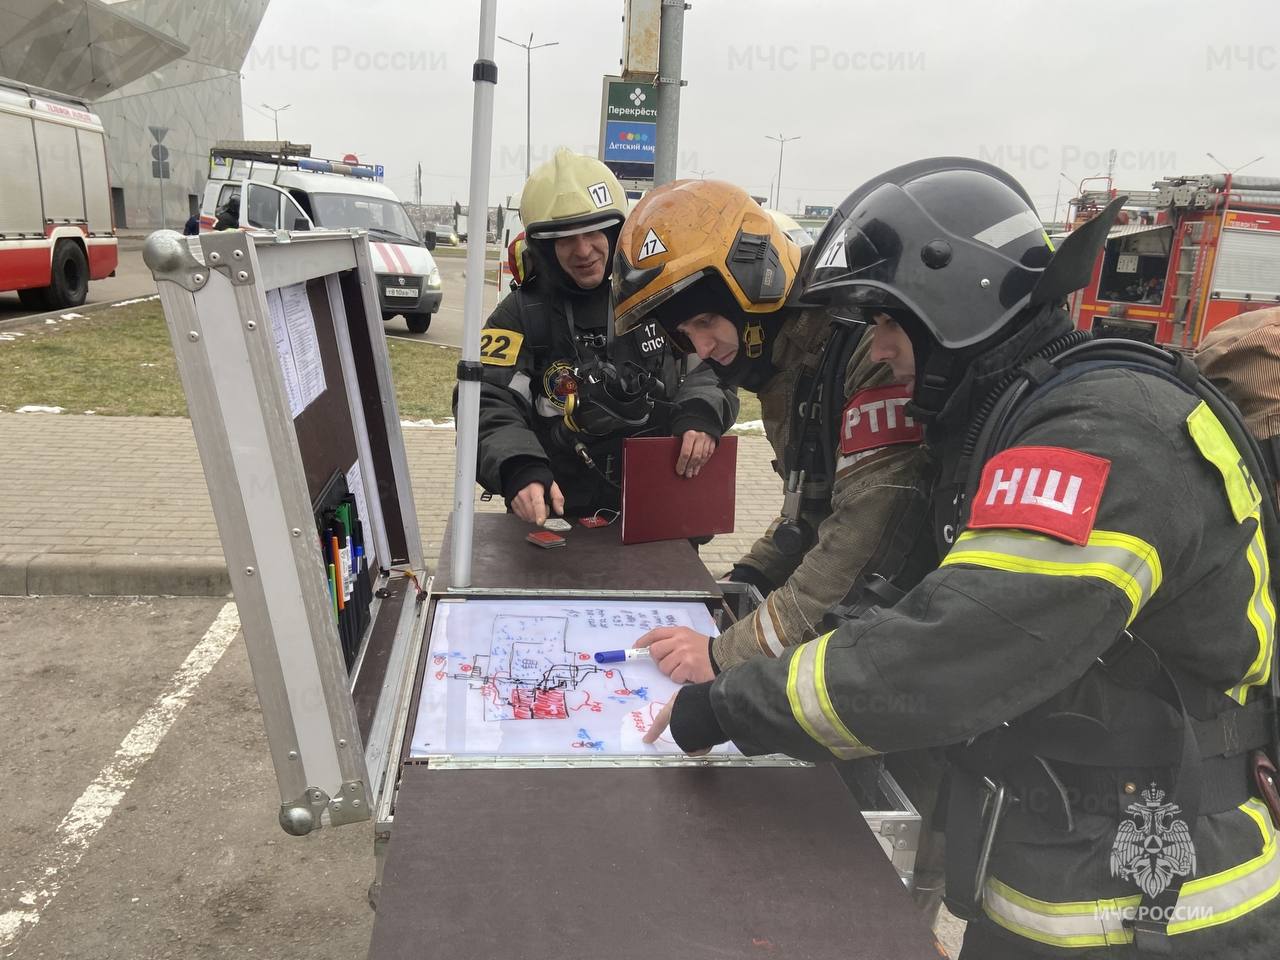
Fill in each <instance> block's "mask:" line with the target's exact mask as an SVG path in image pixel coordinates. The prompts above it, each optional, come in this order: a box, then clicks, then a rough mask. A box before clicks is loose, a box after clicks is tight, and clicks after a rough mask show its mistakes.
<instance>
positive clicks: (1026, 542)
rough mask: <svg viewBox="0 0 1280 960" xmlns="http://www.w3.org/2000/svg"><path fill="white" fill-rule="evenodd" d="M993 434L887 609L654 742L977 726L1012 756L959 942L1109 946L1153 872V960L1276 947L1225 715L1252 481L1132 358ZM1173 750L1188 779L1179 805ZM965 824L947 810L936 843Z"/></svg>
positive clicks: (1250, 576)
mask: <svg viewBox="0 0 1280 960" xmlns="http://www.w3.org/2000/svg"><path fill="white" fill-rule="evenodd" d="M970 409H973V408H972V407H970ZM959 432H960V431H956V430H952V431H951V432H950V433H949V434H948V436H947V438H946V443H947V444H948V445H949V446H953V445H954V444H956V443H958V442H960V440H961V439H962V438H960V437H957V436H956V434H957V433H959ZM931 439H932V435H931ZM1006 439H1007V442H1004V443H1000V444H999V445H998V446H999V448H1000V452H998V453H996V454H995V455H994V456H992V457H991V458H990V459H989V460H987V461H986V462H985V464H983V466H982V470H981V482H980V483H979V484H978V486H977V488H976V492H975V493H974V494H973V496H972V497H971V499H970V509H969V513H968V518H967V522H966V523H965V524H963V525H962V526H961V533H960V535H959V536H957V537H955V538H954V545H953V546H952V547H951V549H950V551H949V552H948V553H947V554H946V556H945V557H944V559H943V560H942V562H941V566H940V567H939V568H938V569H937V570H935V571H933V572H932V573H930V574H928V575H927V576H926V577H925V578H924V579H923V580H922V581H921V582H920V583H919V584H918V585H917V586H916V587H915V588H913V589H912V590H911V591H910V592H909V593H908V594H907V595H906V596H905V597H904V598H903V599H902V601H901V602H900V603H898V604H897V605H896V606H895V607H893V608H892V609H888V610H884V611H872V612H870V613H869V614H868V615H866V616H864V617H862V618H860V619H858V620H855V621H852V622H850V623H848V624H846V625H844V626H842V627H841V628H839V629H838V630H836V631H834V632H832V633H829V634H826V635H824V636H822V637H820V638H818V639H817V640H814V641H812V642H810V643H807V644H804V645H802V646H800V647H797V648H794V649H792V650H788V651H786V652H785V653H784V655H783V656H781V657H779V658H777V659H776V660H775V659H768V658H764V657H756V658H753V659H752V660H749V661H747V662H745V663H742V664H740V665H739V666H736V667H734V668H732V669H729V670H726V671H725V672H724V673H723V674H721V675H720V676H719V677H717V678H716V680H715V681H713V682H712V683H709V684H698V685H692V686H689V687H686V688H685V689H684V690H682V691H681V693H680V696H679V697H678V698H677V700H676V701H675V710H674V714H673V717H672V725H671V730H672V733H673V735H674V736H675V738H676V741H677V742H678V743H679V744H680V745H681V747H682V748H684V749H686V750H693V749H698V748H700V747H703V746H706V745H708V743H709V742H718V741H719V740H721V739H732V740H733V741H734V742H735V743H736V744H737V745H738V747H739V748H740V749H741V750H742V751H743V752H744V753H747V754H761V753H772V752H782V753H787V754H790V755H792V756H794V757H798V758H801V759H806V760H830V759H832V758H849V757H858V756H865V755H869V754H873V753H877V752H885V751H900V750H909V749H913V748H917V747H924V746H931V745H942V744H964V743H965V742H967V741H968V740H969V739H970V738H975V737H979V735H982V734H984V732H991V731H998V733H999V735H1000V736H1003V737H1004V738H1005V739H1006V741H1007V742H1012V743H1014V744H1018V743H1021V745H1022V750H1021V751H1020V752H1019V751H1016V750H1015V751H1013V752H1012V754H1011V756H1012V757H1013V758H1014V759H1010V755H1006V756H1005V757H1004V759H1003V760H1002V761H1001V762H1000V763H997V764H995V765H994V766H993V767H992V768H991V769H990V770H989V771H987V773H988V775H993V776H994V777H995V778H998V779H1000V780H1002V781H1004V782H1008V783H1009V785H1010V791H1011V793H1013V795H1014V797H1015V798H1016V802H1014V803H1013V804H1012V805H1011V806H1010V807H1009V808H1008V812H1007V814H1006V815H1005V818H1004V821H1003V822H1002V823H1001V824H1000V826H999V829H998V832H996V834H995V847H994V850H993V852H992V855H991V859H990V865H989V871H988V873H987V876H986V881H985V886H984V890H983V894H984V899H983V904H982V911H983V916H982V917H981V918H980V919H979V920H978V921H977V922H975V923H971V924H970V928H969V931H968V932H967V934H966V954H965V956H978V957H989V956H1019V957H1021V956H1050V957H1077V958H1084V957H1118V956H1126V957H1127V956H1131V955H1133V953H1132V951H1133V947H1132V942H1133V939H1134V933H1133V928H1132V925H1131V922H1130V921H1131V920H1132V919H1133V917H1134V913H1135V911H1136V910H1137V909H1138V908H1139V906H1140V905H1141V903H1142V902H1143V892H1144V890H1146V891H1147V892H1148V893H1150V891H1151V890H1157V891H1159V890H1162V889H1166V888H1167V887H1168V885H1169V884H1170V883H1171V882H1173V881H1175V880H1177V881H1180V882H1181V883H1182V886H1181V891H1180V894H1179V896H1178V899H1177V901H1176V906H1175V907H1174V908H1173V909H1172V911H1171V912H1170V913H1169V914H1168V915H1167V916H1166V918H1165V919H1167V920H1168V921H1169V923H1168V927H1167V934H1168V939H1167V944H1168V945H1169V946H1170V947H1171V949H1172V953H1173V955H1175V956H1179V957H1196V958H1201V960H1204V958H1217V957H1222V958H1226V957H1232V958H1235V957H1245V956H1250V957H1251V956H1268V957H1269V956H1273V955H1274V944H1275V932H1274V931H1275V930H1276V929H1277V924H1278V923H1280V902H1278V901H1277V900H1276V897H1277V894H1280V858H1278V857H1277V843H1276V832H1277V831H1276V827H1275V825H1274V824H1273V822H1272V818H1271V817H1270V816H1268V813H1267V810H1266V808H1265V807H1264V806H1263V804H1262V802H1261V801H1260V799H1259V796H1258V794H1257V792H1256V787H1255V784H1254V781H1253V779H1252V777H1251V776H1250V774H1249V771H1248V761H1249V759H1250V756H1249V754H1248V753H1246V752H1242V750H1244V749H1245V748H1248V747H1250V746H1253V745H1256V743H1255V744H1250V743H1247V742H1242V741H1243V740H1244V739H1247V738H1245V737H1244V736H1243V735H1242V734H1241V733H1240V732H1239V729H1238V728H1237V726H1236V720H1237V718H1239V717H1243V718H1244V720H1247V719H1248V718H1249V716H1248V715H1252V716H1254V717H1256V716H1258V711H1256V710H1253V709H1252V708H1253V707H1255V706H1256V705H1258V704H1260V703H1265V696H1266V686H1267V683H1268V680H1269V673H1270V669H1271V664H1272V662H1273V658H1274V649H1273V648H1274V643H1275V598H1274V597H1273V595H1272V592H1271V588H1270V586H1269V578H1270V571H1269V569H1268V561H1267V553H1266V550H1265V543H1264V539H1263V533H1262V528H1261V524H1260V519H1259V506H1258V505H1259V503H1260V502H1261V501H1260V494H1259V491H1258V487H1257V485H1256V483H1255V481H1254V479H1253V478H1252V477H1250V476H1249V475H1248V473H1247V471H1246V470H1243V469H1242V458H1241V455H1240V454H1239V452H1238V451H1237V450H1236V448H1235V447H1234V446H1233V445H1232V443H1231V441H1230V439H1229V437H1228V436H1227V433H1226V431H1225V430H1224V428H1223V426H1222V424H1221V422H1220V421H1219V420H1218V419H1217V418H1216V416H1215V415H1214V414H1213V412H1212V411H1211V410H1210V408H1209V407H1208V406H1206V405H1205V404H1203V403H1202V402H1200V401H1199V400H1198V398H1197V397H1195V396H1193V395H1191V394H1189V393H1187V392H1185V391H1184V390H1183V389H1181V388H1180V387H1178V386H1177V385H1176V384H1174V383H1171V382H1168V381H1166V380H1164V379H1161V378H1159V377H1157V376H1154V375H1151V374H1149V373H1146V372H1142V371H1138V370H1134V369H1122V368H1117V367H1109V368H1107V367H1103V368H1093V369H1088V370H1086V371H1084V372H1083V373H1080V374H1078V375H1076V376H1074V377H1072V378H1070V379H1069V381H1067V382H1064V383H1061V384H1059V385H1057V386H1056V387H1055V388H1054V389H1052V390H1048V391H1045V392H1042V393H1039V394H1033V395H1032V396H1031V397H1030V398H1029V399H1028V400H1027V401H1026V403H1025V405H1024V406H1023V407H1021V408H1020V409H1019V413H1018V416H1017V417H1016V419H1015V420H1014V421H1013V423H1012V424H1011V426H1010V427H1009V430H1008V433H1007V436H1006ZM945 460H946V458H945V457H944V462H945ZM944 493H945V492H944ZM941 499H942V500H943V501H944V502H943V506H944V508H945V507H947V506H949V500H950V496H948V495H944V496H943V497H941ZM949 519H950V518H949V517H948V516H947V511H946V509H943V510H942V511H940V512H939V516H938V519H937V521H936V522H937V523H938V524H939V525H941V524H942V523H944V522H949ZM1126 631H1127V633H1126ZM1118 641H1119V642H1118ZM1117 647H1119V648H1120V649H1121V651H1122V652H1121V653H1119V654H1117V653H1116V652H1115V651H1116V649H1117ZM1162 670H1163V671H1164V672H1163V673H1162V672H1161V671H1162ZM1160 676H1170V677H1172V678H1174V679H1176V681H1177V687H1178V689H1179V690H1180V692H1181V696H1182V698H1183V700H1184V702H1185V710H1186V711H1187V712H1188V713H1189V714H1190V717H1191V718H1192V719H1191V721H1190V722H1189V723H1187V724H1184V723H1182V722H1181V720H1180V718H1179V716H1178V714H1177V712H1176V711H1175V710H1173V709H1171V708H1170V706H1169V705H1168V702H1167V698H1161V697H1160V696H1157V695H1156V691H1157V690H1158V687H1157V686H1156V681H1157V680H1158V678H1159V677H1160ZM1246 714H1247V715H1246ZM1005 724H1008V726H1007V727H1005V726H1004V725H1005ZM1188 729H1193V730H1194V731H1195V733H1196V740H1195V741H1187V740H1186V739H1185V738H1184V737H1185V734H1186V732H1187V730H1188ZM1188 742H1192V743H1198V745H1199V747H1198V748H1199V751H1200V756H1202V757H1203V762H1202V764H1201V766H1202V768H1203V769H1202V771H1201V773H1202V775H1201V781H1202V788H1203V789H1202V791H1201V792H1200V801H1199V804H1198V808H1199V809H1198V816H1196V817H1192V818H1189V819H1191V822H1190V823H1184V822H1183V821H1181V820H1180V819H1179V817H1178V814H1179V812H1180V811H1179V810H1178V808H1177V806H1176V805H1172V804H1171V803H1170V798H1171V797H1172V796H1173V793H1174V785H1173V783H1172V780H1173V776H1174V773H1173V771H1174V770H1175V769H1177V770H1181V769H1185V768H1186V764H1179V755H1178V749H1179V746H1180V745H1182V746H1185V745H1186V744H1187V743H1188ZM1018 757H1020V758H1021V759H1017V758H1018ZM981 830H982V825H981V823H974V822H959V823H957V822H950V820H949V822H948V823H947V849H948V858H949V860H951V859H952V858H953V854H954V852H955V849H956V844H955V843H953V840H954V839H959V840H961V841H963V842H965V843H968V841H970V840H971V839H972V835H973V833H974V832H975V831H978V832H980V831H981Z"/></svg>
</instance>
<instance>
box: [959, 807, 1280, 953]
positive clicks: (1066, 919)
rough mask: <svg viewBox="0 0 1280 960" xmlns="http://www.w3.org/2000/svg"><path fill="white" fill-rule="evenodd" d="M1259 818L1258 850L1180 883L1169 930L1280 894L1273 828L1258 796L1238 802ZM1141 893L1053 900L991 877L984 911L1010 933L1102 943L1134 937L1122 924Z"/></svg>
mask: <svg viewBox="0 0 1280 960" xmlns="http://www.w3.org/2000/svg"><path fill="white" fill-rule="evenodd" d="M1240 810H1241V812H1243V813H1244V814H1246V815H1247V816H1248V817H1249V818H1250V819H1251V820H1253V821H1254V823H1255V824H1257V827H1258V830H1259V833H1260V834H1261V843H1262V847H1261V852H1260V853H1259V854H1258V855H1257V856H1255V857H1253V858H1252V859H1249V860H1246V861H1245V862H1244V863H1241V864H1239V865H1237V866H1234V867H1231V868H1229V869H1227V870H1222V871H1219V872H1218V873H1214V874H1211V875H1209V876H1207V877H1197V878H1196V879H1195V880H1189V881H1187V882H1186V883H1185V884H1183V887H1182V893H1181V895H1180V896H1179V897H1178V902H1177V905H1176V906H1175V907H1174V908H1173V912H1172V916H1171V917H1170V918H1165V917H1163V916H1162V917H1159V918H1157V919H1160V920H1166V919H1167V920H1168V923H1169V926H1168V931H1169V935H1170V936H1175V935H1177V934H1180V933H1189V932H1190V931H1193V930H1203V929H1205V928H1207V927H1213V926H1216V925H1218V924H1221V923H1228V922H1230V921H1232V920H1235V919H1236V918H1238V917H1241V916H1244V915H1245V914H1247V913H1250V912H1252V911H1253V910H1256V909H1257V908H1258V907H1261V906H1263V905H1265V904H1267V903H1270V902H1271V901H1272V900H1274V899H1275V897H1276V895H1277V894H1280V858H1277V857H1276V831H1275V828H1274V827H1273V826H1272V825H1271V816H1270V814H1269V813H1268V812H1267V808H1266V806H1265V805H1264V804H1263V803H1262V801H1261V800H1249V801H1247V802H1246V803H1244V805H1242V806H1241V807H1240ZM1141 902H1142V896H1141V895H1140V894H1135V895H1134V896H1131V897H1120V898H1117V899H1113V900H1084V901H1075V902H1068V903H1052V902H1050V901H1047V900H1037V899H1036V898H1035V897H1029V896H1027V895H1026V894H1024V893H1019V892H1018V891H1017V890H1014V889H1013V888H1012V887H1010V886H1009V885H1008V884H1005V883H1001V882H1000V881H999V880H997V879H995V878H994V877H991V878H988V880H987V884H986V887H985V888H984V889H983V904H982V908H983V911H984V912H985V913H986V915H987V916H988V917H990V918H991V919H992V920H993V921H994V922H996V923H998V924H999V925H1000V926H1002V927H1004V928H1005V929H1006V930H1009V931H1010V932H1012V933H1016V934H1018V935H1019V936H1021V937H1025V938H1026V939H1028V940H1034V941H1036V942H1037V943H1045V944H1049V945H1051V946H1056V947H1075V948H1087V947H1105V946H1109V945H1113V944H1125V943H1132V942H1133V932H1132V930H1130V929H1129V928H1128V927H1126V926H1125V925H1124V921H1125V920H1127V919H1128V920H1132V919H1133V918H1134V917H1135V915H1136V913H1137V910H1138V907H1139V905H1140V904H1141Z"/></svg>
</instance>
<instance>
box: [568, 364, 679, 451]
mask: <svg viewBox="0 0 1280 960" xmlns="http://www.w3.org/2000/svg"><path fill="white" fill-rule="evenodd" d="M633 366H634V365H633ZM636 371H637V372H635V373H631V372H627V373H620V372H619V371H618V369H617V368H616V367H615V366H614V365H613V364H611V363H596V364H591V365H588V366H586V367H583V368H582V369H581V370H580V371H579V372H578V378H577V379H578V389H577V392H576V393H573V394H570V396H569V398H568V401H567V402H566V403H565V410H564V425H565V426H566V427H568V428H569V430H571V431H572V432H574V433H582V434H587V435H589V436H593V437H607V436H609V435H610V434H614V433H621V432H624V431H625V432H627V433H634V432H635V431H637V430H638V429H640V428H641V427H643V426H644V425H645V424H646V423H648V422H649V414H650V413H651V412H652V411H653V396H652V394H653V393H654V391H655V389H656V390H661V389H662V384H661V382H660V381H658V380H656V379H654V378H653V377H651V376H649V375H648V374H646V373H645V372H644V371H643V370H640V369H639V368H638V367H637V368H636Z"/></svg>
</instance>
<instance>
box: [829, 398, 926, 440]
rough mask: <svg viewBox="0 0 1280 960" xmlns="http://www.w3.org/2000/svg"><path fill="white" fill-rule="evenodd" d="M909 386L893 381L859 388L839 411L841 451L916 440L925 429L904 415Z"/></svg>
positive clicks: (921, 438) (908, 399)
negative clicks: (882, 384)
mask: <svg viewBox="0 0 1280 960" xmlns="http://www.w3.org/2000/svg"><path fill="white" fill-rule="evenodd" d="M910 402H911V387H910V386H909V385H906V384H900V383H893V384H890V385H889V386H887V387H869V388H868V389H866V390H859V391H858V392H857V393H855V394H854V395H853V396H852V397H850V398H849V402H848V403H846V404H845V406H844V412H843V413H842V414H841V415H840V454H841V455H842V456H846V457H847V456H849V455H850V454H854V453H862V452H863V451H865V450H875V449H877V448H878V447H887V446H889V445H891V444H895V443H919V442H920V441H921V440H923V439H924V429H923V427H921V425H920V424H919V423H917V422H916V421H915V420H914V419H913V418H912V417H910V416H908V415H907V411H906V409H905V408H906V405H907V404H908V403H910Z"/></svg>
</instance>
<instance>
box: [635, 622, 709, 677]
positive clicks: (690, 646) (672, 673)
mask: <svg viewBox="0 0 1280 960" xmlns="http://www.w3.org/2000/svg"><path fill="white" fill-rule="evenodd" d="M636 646H637V647H648V648H649V655H650V656H651V657H652V658H653V662H654V663H656V664H657V665H658V669H659V670H661V671H662V672H663V673H665V674H666V675H667V676H668V677H670V678H671V679H672V680H674V681H675V682H676V683H706V682H707V681H708V680H714V679H715V678H716V673H715V671H714V670H712V669H711V638H710V637H708V636H707V635H706V634H702V633H698V632H697V631H696V630H690V629H689V628H688V627H657V628H655V629H653V630H650V631H649V632H648V633H646V634H645V635H644V636H643V637H641V638H640V639H639V640H637V641H636Z"/></svg>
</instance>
